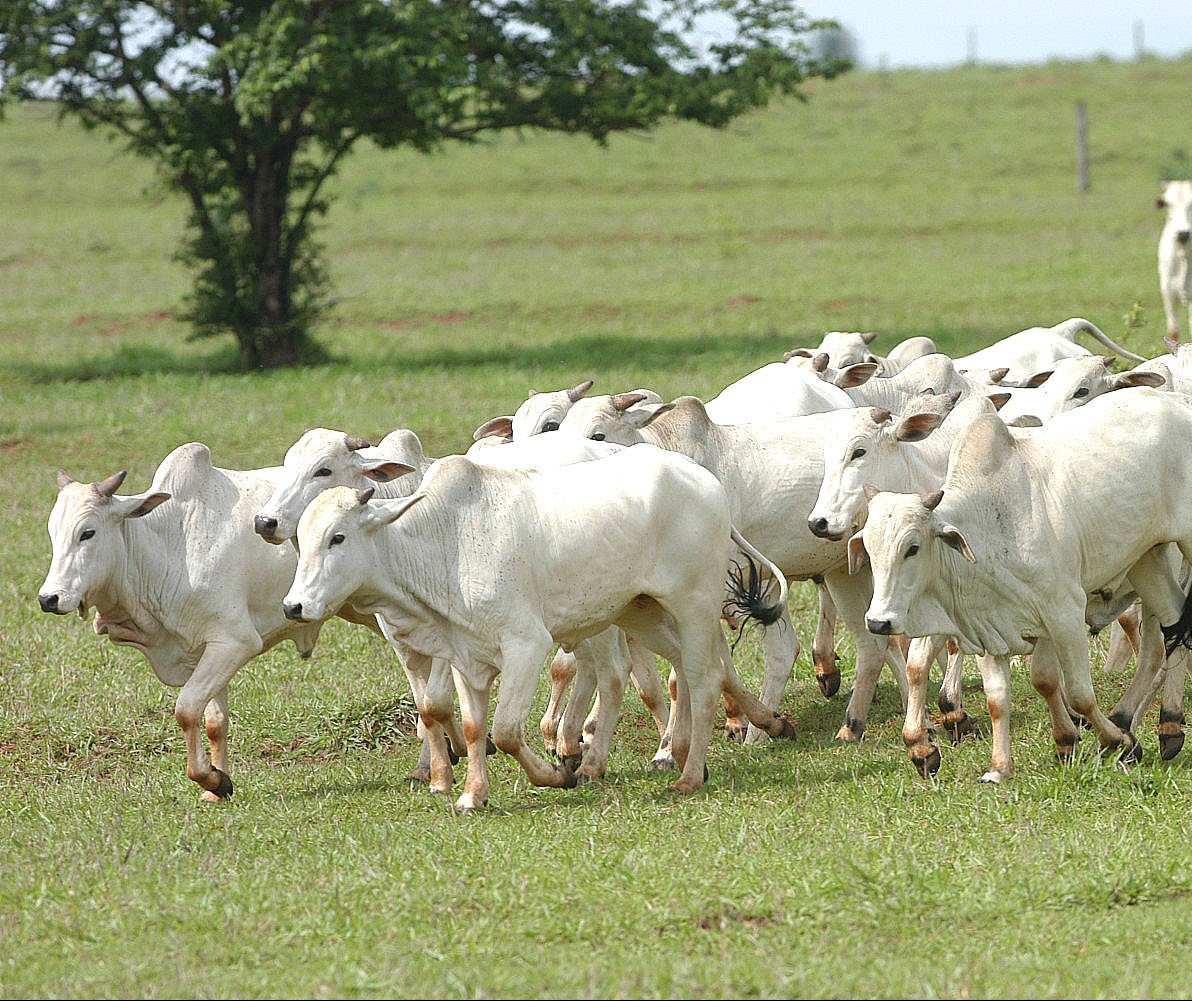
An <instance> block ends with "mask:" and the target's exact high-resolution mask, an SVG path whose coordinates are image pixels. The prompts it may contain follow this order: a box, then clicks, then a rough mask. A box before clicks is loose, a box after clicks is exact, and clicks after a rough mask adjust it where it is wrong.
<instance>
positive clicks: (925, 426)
mask: <svg viewBox="0 0 1192 1001" xmlns="http://www.w3.org/2000/svg"><path fill="white" fill-rule="evenodd" d="M943 423H944V415H943V414H931V413H927V414H910V415H908V416H907V417H904V418H902V420H900V421H899V422H898V424H897V425H896V426H895V428H894V437H895V438H897V439H898V440H899V441H922V440H923V439H924V438H926V437H927V436H928V435H929V434H931V432H932V431H934V430H935V429H936V428H937V427H939V426H940V425H941V424H943Z"/></svg>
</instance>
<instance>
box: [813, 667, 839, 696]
mask: <svg viewBox="0 0 1192 1001" xmlns="http://www.w3.org/2000/svg"><path fill="white" fill-rule="evenodd" d="M815 680H816V682H817V683H818V684H819V687H820V691H821V692H823V693H824V698H825V699H830V698H831V697H832V696H833V695H835V694H836V693H837V692H838V691H840V672H839V671H835V672H833V673H832V674H817V675H816V676H815Z"/></svg>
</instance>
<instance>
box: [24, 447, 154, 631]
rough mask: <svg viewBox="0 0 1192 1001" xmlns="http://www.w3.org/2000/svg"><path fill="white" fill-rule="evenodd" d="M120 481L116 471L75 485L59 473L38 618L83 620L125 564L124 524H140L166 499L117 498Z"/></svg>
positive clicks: (144, 496) (148, 495) (150, 496)
mask: <svg viewBox="0 0 1192 1001" xmlns="http://www.w3.org/2000/svg"><path fill="white" fill-rule="evenodd" d="M125 475H126V474H125V472H124V471H121V472H119V473H116V474H114V475H113V476H109V477H108V478H107V479H106V480H101V481H99V482H98V483H76V482H75V481H74V480H73V479H71V478H70V477H69V476H68V475H67V474H66V473H65V472H63V471H62V470H59V471H58V499H57V500H56V501H55V502H54V507H53V509H52V510H51V511H50V520H49V531H50V543H51V545H52V546H53V550H54V555H53V558H52V561H51V563H50V572H49V573H48V574H47V575H46V579H45V581H44V582H43V583H42V585H41V588H40V590H39V591H38V593H37V601H38V603H39V604H40V605H41V610H42V611H43V612H53V613H55V614H58V615H65V614H66V613H67V612H73V611H75V610H76V609H77V610H78V611H79V614H80V615H84V614H86V611H87V607H88V605H89V604H91V603H92V602H93V601H94V600H95V598H96V597H97V596H98V595H100V594H102V593H103V592H104V591H105V589H106V588H107V586H108V584H109V582H110V581H111V579H112V577H113V576H114V575H115V574H117V573H119V572H120V570H121V569H122V568H123V566H124V564H125V558H126V550H125V541H124V533H123V531H122V525H123V523H124V521H125V519H127V518H140V517H142V516H143V515H146V514H148V513H149V512H150V511H152V510H153V509H154V508H155V507H157V506H158V505H159V504H161V503H162V502H163V501H167V500H169V499H170V495H169V494H167V493H160V492H153V493H144V494H138V495H137V496H135V497H120V496H118V495H117V494H116V491H117V490H119V489H120V485H121V484H122V483H123V482H124V477H125Z"/></svg>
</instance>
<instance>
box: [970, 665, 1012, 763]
mask: <svg viewBox="0 0 1192 1001" xmlns="http://www.w3.org/2000/svg"><path fill="white" fill-rule="evenodd" d="M977 668H978V669H979V670H980V672H981V681H982V684H983V685H984V688H985V702H986V705H987V706H988V707H989V722H990V726H991V728H992V730H993V750H992V752H991V754H990V757H989V771H987V772H986V773H985V774H984V775H982V776H981V781H982V782H988V783H993V784H997V783H1000V782H1002V781H1003V780H1005V779H1007V778H1009V777H1010V772H1011V771H1013V768H1014V763H1013V759H1012V758H1011V756H1010V658H1009V657H1005V656H997V657H995V656H991V655H990V654H982V655H981V656H979V657H978V658H977Z"/></svg>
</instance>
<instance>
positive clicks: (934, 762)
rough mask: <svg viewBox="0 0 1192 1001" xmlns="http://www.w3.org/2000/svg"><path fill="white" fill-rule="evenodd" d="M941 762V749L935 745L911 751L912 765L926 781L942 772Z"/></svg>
mask: <svg viewBox="0 0 1192 1001" xmlns="http://www.w3.org/2000/svg"><path fill="white" fill-rule="evenodd" d="M941 761H942V758H941V757H940V752H939V748H938V747H936V746H935V745H934V744H928V745H926V748H923V747H919V748H916V749H915V750H912V751H911V764H913V765H914V766H915V769H916V770H917V771H918V773H919V774H920V775H922V776H923V778H925V779H929V778H931V776H933V775H934V774H935V773H936V772H938V771H939V770H940V762H941Z"/></svg>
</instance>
